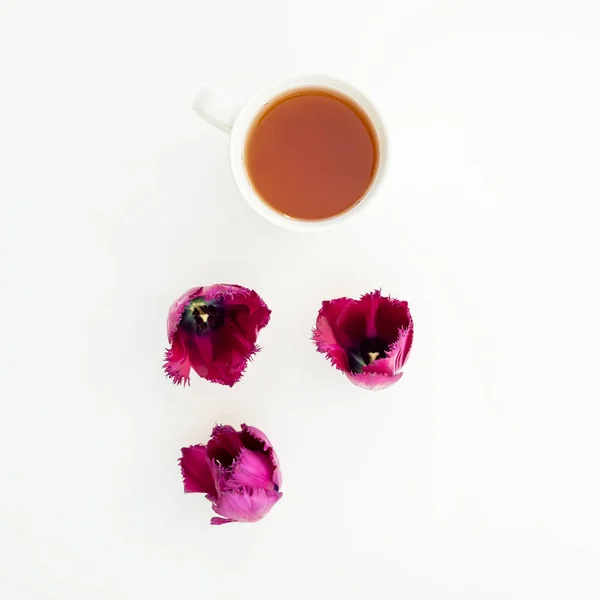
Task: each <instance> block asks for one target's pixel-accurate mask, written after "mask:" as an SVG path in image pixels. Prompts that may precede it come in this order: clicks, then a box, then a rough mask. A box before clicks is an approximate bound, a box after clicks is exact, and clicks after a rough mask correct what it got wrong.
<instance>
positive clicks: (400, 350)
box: [387, 319, 413, 372]
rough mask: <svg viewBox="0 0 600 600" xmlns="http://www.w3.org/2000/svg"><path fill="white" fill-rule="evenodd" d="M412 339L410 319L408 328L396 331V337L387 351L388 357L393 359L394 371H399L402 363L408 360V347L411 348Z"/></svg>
mask: <svg viewBox="0 0 600 600" xmlns="http://www.w3.org/2000/svg"><path fill="white" fill-rule="evenodd" d="M412 341H413V326H412V319H411V323H410V327H409V329H405V330H400V331H399V332H398V339H397V340H396V342H394V343H393V344H392V345H391V346H390V348H389V349H388V351H387V355H388V357H389V358H393V359H394V366H393V369H394V372H397V371H399V370H400V369H401V368H402V367H403V366H404V363H405V362H406V361H407V360H408V355H409V354H410V349H411V348H412Z"/></svg>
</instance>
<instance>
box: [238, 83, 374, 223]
mask: <svg viewBox="0 0 600 600" xmlns="http://www.w3.org/2000/svg"><path fill="white" fill-rule="evenodd" d="M244 162H245V165H246V172H247V173H248V176H249V178H250V181H251V183H252V185H253V187H254V189H255V191H256V192H257V193H258V194H259V196H260V197H261V198H262V199H263V200H264V201H265V202H266V203H267V204H269V205H270V206H272V207H273V208H274V209H275V210H277V211H279V212H281V213H283V214H284V215H287V216H288V217H292V218H294V219H305V220H318V219H326V218H328V217H333V216H335V215H339V214H341V213H343V212H345V211H347V210H348V209H349V208H351V207H352V206H354V205H355V204H356V203H357V202H359V201H360V199H361V198H362V197H363V196H364V194H365V192H366V191H367V190H368V189H369V187H370V185H371V182H372V181H373V178H374V176H375V174H376V172H377V167H378V163H379V145H378V143H377V136H376V133H375V130H374V127H373V124H372V123H371V121H370V119H369V118H368V116H367V115H366V114H365V112H364V111H363V110H362V108H360V107H359V106H358V105H357V104H356V103H355V102H354V101H353V100H351V99H350V98H347V97H346V96H343V95H341V94H338V93H336V92H334V91H332V90H326V89H319V88H306V89H297V90H293V91H291V92H289V93H287V94H285V95H282V96H280V97H279V98H275V99H274V100H272V101H271V102H270V103H269V105H268V106H266V107H265V109H264V110H263V112H262V113H261V114H260V115H259V116H258V117H257V119H256V123H255V124H254V126H253V128H252V129H251V130H250V133H249V134H248V138H247V140H246V148H245V156H244Z"/></svg>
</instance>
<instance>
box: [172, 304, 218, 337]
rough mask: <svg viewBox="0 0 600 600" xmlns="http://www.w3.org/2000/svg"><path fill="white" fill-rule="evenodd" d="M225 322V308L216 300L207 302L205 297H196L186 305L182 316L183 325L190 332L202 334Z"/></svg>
mask: <svg viewBox="0 0 600 600" xmlns="http://www.w3.org/2000/svg"><path fill="white" fill-rule="evenodd" d="M224 322H225V310H224V309H223V308H222V307H221V306H219V305H218V304H216V303H215V301H210V302H205V301H204V298H203V297H200V298H195V299H194V300H192V301H190V303H189V304H188V305H187V306H186V307H185V310H184V311H183V315H182V317H181V325H180V326H181V327H183V329H185V330H186V331H189V332H190V333H196V334H198V335H201V334H203V333H205V332H206V331H215V330H216V329H219V328H220V327H221V326H222V325H223V323H224Z"/></svg>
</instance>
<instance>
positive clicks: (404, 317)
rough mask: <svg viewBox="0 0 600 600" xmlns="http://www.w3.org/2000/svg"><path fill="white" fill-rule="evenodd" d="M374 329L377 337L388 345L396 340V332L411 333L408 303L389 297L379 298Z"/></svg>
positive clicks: (411, 323) (411, 325)
mask: <svg viewBox="0 0 600 600" xmlns="http://www.w3.org/2000/svg"><path fill="white" fill-rule="evenodd" d="M375 327H376V329H377V335H378V336H379V337H380V338H381V339H383V340H384V341H385V342H386V344H388V345H391V344H393V343H394V342H395V341H396V340H397V339H398V330H404V331H409V330H411V331H412V329H413V321H412V317H411V316H410V311H409V309H408V302H406V301H404V300H402V301H401V300H396V299H395V298H391V297H384V298H381V302H380V304H379V308H378V310H377V315H376V317H375ZM411 339H412V338H411Z"/></svg>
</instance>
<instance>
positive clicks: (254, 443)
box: [179, 424, 282, 525]
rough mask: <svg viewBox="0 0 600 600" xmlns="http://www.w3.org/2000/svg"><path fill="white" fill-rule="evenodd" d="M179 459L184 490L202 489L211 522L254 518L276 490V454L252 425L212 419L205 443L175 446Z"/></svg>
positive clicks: (274, 498)
mask: <svg viewBox="0 0 600 600" xmlns="http://www.w3.org/2000/svg"><path fill="white" fill-rule="evenodd" d="M179 464H180V466H181V473H182V475H183V489H184V491H185V492H186V493H200V494H206V499H207V500H209V501H210V502H212V508H213V510H214V511H215V512H216V513H217V514H218V515H220V516H219V517H213V518H212V519H211V521H210V522H211V524H212V525H223V524H224V523H232V522H248V523H253V522H255V521H260V520H261V519H262V518H263V517H264V516H265V515H266V514H267V513H268V512H269V511H270V510H271V508H272V507H273V505H274V504H275V503H276V502H278V501H279V500H280V498H281V496H282V493H281V492H280V491H279V488H280V487H281V469H280V467H279V461H278V459H277V455H276V454H275V450H273V446H272V445H271V442H269V440H268V439H267V436H266V435H265V434H264V433H263V432H262V431H261V430H260V429H257V428H256V427H250V426H249V425H245V424H244V425H242V426H241V431H236V430H235V429H234V428H233V427H230V426H229V425H217V426H216V427H215V428H214V429H213V431H212V434H211V437H210V440H209V441H208V443H207V444H206V445H204V444H198V445H196V446H190V447H188V448H182V449H181V458H180V459H179Z"/></svg>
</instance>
